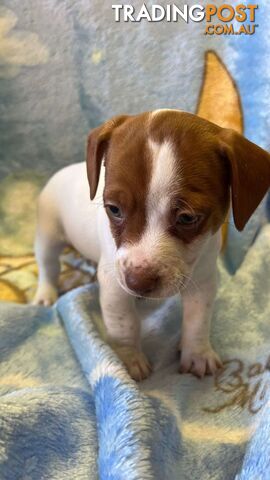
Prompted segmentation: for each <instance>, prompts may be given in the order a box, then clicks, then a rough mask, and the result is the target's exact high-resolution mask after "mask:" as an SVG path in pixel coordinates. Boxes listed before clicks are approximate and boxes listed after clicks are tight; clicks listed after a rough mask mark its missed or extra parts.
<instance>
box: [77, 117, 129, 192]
mask: <svg viewBox="0 0 270 480" xmlns="http://www.w3.org/2000/svg"><path fill="white" fill-rule="evenodd" d="M127 118H128V115H118V116H117V117H113V118H112V119H111V120H109V121H108V122H106V123H104V124H103V125H101V126H100V127H97V128H94V129H93V130H91V132H90V133H89V135H88V141H87V153H86V164H87V177H88V182H89V185H90V198H91V200H93V199H94V198H95V195H96V192H97V187H98V181H99V175H100V169H101V163H102V159H103V158H104V157H105V156H106V152H107V150H108V147H109V142H110V139H111V136H112V133H113V131H114V130H115V128H117V127H118V126H119V125H121V124H122V123H123V122H124V121H125V120H126V119H127Z"/></svg>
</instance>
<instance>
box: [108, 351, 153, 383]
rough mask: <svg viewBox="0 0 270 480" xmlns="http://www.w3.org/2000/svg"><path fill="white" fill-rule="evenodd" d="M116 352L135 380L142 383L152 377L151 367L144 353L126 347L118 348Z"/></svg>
mask: <svg viewBox="0 0 270 480" xmlns="http://www.w3.org/2000/svg"><path fill="white" fill-rule="evenodd" d="M114 350H115V352H116V353H117V355H118V356H119V358H120V359H121V360H122V362H123V363H124V364H125V366H126V368H127V371H128V373H129V374H130V376H131V377H132V378H133V379H134V380H136V381H137V382H140V381H141V380H144V379H145V378H147V377H148V376H149V375H150V373H151V366H150V363H149V361H148V360H147V358H146V356H145V355H144V353H143V352H140V351H139V350H137V349H136V348H134V347H126V346H117V347H115V348H114Z"/></svg>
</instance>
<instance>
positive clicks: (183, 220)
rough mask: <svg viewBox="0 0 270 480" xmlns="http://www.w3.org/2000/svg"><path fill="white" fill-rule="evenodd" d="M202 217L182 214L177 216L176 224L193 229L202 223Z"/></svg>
mask: <svg viewBox="0 0 270 480" xmlns="http://www.w3.org/2000/svg"><path fill="white" fill-rule="evenodd" d="M200 219H201V216H200V215H192V214H190V213H180V214H179V215H178V216H177V219H176V223H177V225H181V226H183V227H193V226H194V225H197V224H198V222H199V221H200Z"/></svg>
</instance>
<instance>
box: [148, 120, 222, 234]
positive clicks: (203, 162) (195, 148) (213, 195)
mask: <svg viewBox="0 0 270 480" xmlns="http://www.w3.org/2000/svg"><path fill="white" fill-rule="evenodd" d="M219 130H220V129H219V127H217V126H216V125H214V124H211V123H210V122H207V121H205V120H203V119H201V118H199V117H197V116H195V115H192V114H188V113H179V112H173V111H171V112H166V111H164V112H160V113H159V114H158V115H157V116H155V117H154V118H153V121H152V123H151V127H150V136H151V138H152V139H153V140H154V141H155V142H158V143H162V142H164V141H165V140H168V139H170V140H171V142H172V145H173V149H174V155H175V159H176V162H177V165H178V171H177V174H178V175H179V192H178V199H179V203H180V206H181V205H182V208H183V209H185V210H186V209H187V210H189V209H190V212H192V211H194V213H196V214H202V215H203V217H204V218H203V220H202V222H201V223H200V224H199V225H195V226H194V228H188V229H185V228H179V227H177V228H176V227H174V228H171V229H170V231H171V232H173V233H174V234H175V235H177V236H178V237H179V238H180V239H181V240H183V241H184V242H185V243H190V242H191V241H193V240H194V238H195V237H196V236H198V235H201V234H203V233H205V232H206V231H207V230H209V231H211V232H212V233H215V232H216V231H217V230H218V229H219V227H220V225H221V224H222V222H223V221H224V219H225V216H226V212H227V210H228V207H229V169H228V165H227V164H226V162H225V161H224V160H222V159H221V157H220V154H219V152H218V142H217V134H218V132H219ZM174 195H175V196H176V197H177V195H176V192H174Z"/></svg>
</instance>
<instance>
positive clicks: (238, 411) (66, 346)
mask: <svg viewBox="0 0 270 480" xmlns="http://www.w3.org/2000/svg"><path fill="white" fill-rule="evenodd" d="M269 245H270V225H269V224H266V225H265V226H264V227H263V228H262V230H261V231H260V233H259V235H257V238H256V241H255V243H254V244H253V246H252V247H251V248H250V249H249V251H248V253H247V254H246V256H245V259H244V261H243V262H242V264H241V266H240V267H239V268H238V270H237V272H236V273H235V274H234V275H231V274H229V273H228V270H227V268H225V266H224V263H223V262H222V261H220V274H221V284H220V289H219V292H218V298H217V301H216V307H215V313H214V321H213V328H212V333H213V343H214V345H215V347H216V349H217V350H218V351H219V353H220V354H221V356H222V358H223V359H224V369H223V370H222V371H220V373H218V375H217V376H216V377H215V378H213V377H206V378H205V379H203V380H200V379H197V378H195V377H193V376H191V375H179V374H178V373H177V365H178V358H177V348H176V345H177V341H178V337H179V318H180V316H181V315H180V305H179V301H178V299H176V298H172V299H169V300H167V301H166V302H165V303H162V304H155V305H154V307H153V304H152V303H151V305H150V304H149V303H147V302H145V303H144V301H139V305H138V308H139V310H140V312H141V315H142V316H143V317H144V320H143V337H144V342H143V343H144V349H145V351H146V352H147V354H148V356H149V358H150V360H151V362H152V364H153V367H154V373H153V375H152V376H151V377H150V378H149V379H147V380H146V381H144V382H143V383H141V384H140V385H138V384H136V383H135V382H133V381H132V380H131V379H130V377H129V376H128V374H127V373H126V371H125V369H124V367H123V365H122V364H121V362H120V361H119V360H118V358H117V357H116V356H115V354H114V353H113V351H112V350H111V349H110V348H109V346H107V345H106V344H105V343H104V342H103V340H102V335H103V325H102V320H101V315H100V309H99V304H98V287H97V286H96V285H95V284H94V285H90V286H85V287H80V288H78V289H76V290H74V291H72V292H70V293H67V294H66V295H64V296H63V297H62V298H61V299H60V300H59V301H58V303H57V305H56V307H55V308H54V309H48V308H41V307H30V306H23V305H20V306H19V305H15V304H5V303H2V304H1V310H0V318H1V320H0V322H1V325H0V330H1V337H0V360H1V363H0V389H1V390H0V391H1V396H0V478H1V480H17V479H18V480H19V479H20V480H21V479H24V480H26V479H27V480H35V479H37V480H41V479H50V480H58V479H65V480H67V479H75V478H76V479H85V480H86V479H88V480H89V479H91V480H94V479H98V478H99V479H101V480H120V479H121V480H127V479H128V480H150V479H155V480H158V479H162V480H163V479H165V478H166V479H170V480H174V479H175V480H179V479H181V480H182V479H188V480H190V479H192V480H196V479H202V478H203V480H231V479H235V478H237V480H254V479H257V478H258V479H262V480H263V479H265V480H266V479H269V478H270V461H269V448H270V443H269V422H270V416H269V408H268V405H269V399H270V395H269V380H270V373H269V369H270V357H269V341H270V326H269V315H270V296H269V291H270V250H269ZM252 438H253V440H252ZM245 455H246V457H245ZM243 462H244V463H243ZM242 464H243V467H242Z"/></svg>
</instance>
